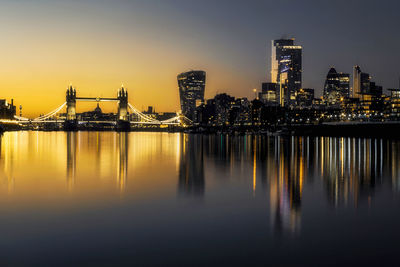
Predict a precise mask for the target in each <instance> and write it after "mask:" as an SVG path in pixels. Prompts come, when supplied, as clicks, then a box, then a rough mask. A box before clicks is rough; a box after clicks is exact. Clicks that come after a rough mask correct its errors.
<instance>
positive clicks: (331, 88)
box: [324, 68, 350, 105]
mask: <svg viewBox="0 0 400 267" xmlns="http://www.w3.org/2000/svg"><path fill="white" fill-rule="evenodd" d="M349 92H350V74H347V73H338V72H336V69H335V68H331V69H330V70H329V72H328V75H327V76H326V80H325V86H324V100H325V102H326V103H328V104H330V105H334V104H339V103H340V102H343V100H344V98H347V97H349Z"/></svg>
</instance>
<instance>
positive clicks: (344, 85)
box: [338, 72, 350, 98]
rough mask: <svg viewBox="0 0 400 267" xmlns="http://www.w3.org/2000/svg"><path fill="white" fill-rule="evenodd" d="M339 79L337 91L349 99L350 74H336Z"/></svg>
mask: <svg viewBox="0 0 400 267" xmlns="http://www.w3.org/2000/svg"><path fill="white" fill-rule="evenodd" d="M338 77H339V91H340V93H341V95H342V96H343V97H345V98H348V97H350V74H349V73H343V72H339V73H338Z"/></svg>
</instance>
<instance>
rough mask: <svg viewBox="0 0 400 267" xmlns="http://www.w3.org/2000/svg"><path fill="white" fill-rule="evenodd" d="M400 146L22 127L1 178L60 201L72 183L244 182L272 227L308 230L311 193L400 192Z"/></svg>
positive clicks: (337, 198) (9, 185)
mask: <svg viewBox="0 0 400 267" xmlns="http://www.w3.org/2000/svg"><path fill="white" fill-rule="evenodd" d="M399 147H400V143H399V141H397V140H386V139H365V138H328V137H319V138H318V137H317V138H311V137H266V136H236V137H232V136H227V135H210V136H206V135H186V134H164V133H109V132H108V133H99V132H91V133H87V132H68V133H62V132H59V133H43V132H42V133H40V132H39V133H38V132H14V133H6V134H5V135H4V136H2V137H1V142H0V150H1V153H0V176H1V178H0V179H1V181H0V182H1V190H6V191H7V192H11V191H12V192H14V193H16V194H17V195H18V193H19V194H20V195H23V196H24V198H25V199H24V200H25V201H29V200H32V199H33V198H34V197H35V196H36V195H35V194H37V195H38V196H40V195H41V194H42V195H43V193H44V194H47V195H49V194H54V198H55V199H57V198H58V197H60V195H61V194H62V193H63V192H64V191H63V190H65V189H67V190H65V192H76V191H77V192H79V193H81V194H82V195H83V196H85V197H86V196H88V195H90V194H92V193H93V192H95V193H99V195H100V196H101V197H100V196H99V195H96V196H93V198H96V199H101V198H103V197H104V194H105V193H108V194H114V195H115V194H117V195H119V194H121V193H124V194H126V195H140V194H143V195H146V197H156V196H160V195H163V194H164V195H176V194H177V195H178V196H181V197H183V198H185V197H201V198H205V196H206V194H207V192H208V191H210V192H213V191H215V190H217V188H226V189H227V190H228V189H229V190H230V189H231V188H232V187H234V186H237V187H238V188H240V190H241V192H242V191H244V192H246V194H248V196H249V198H258V197H261V198H264V199H265V205H266V208H267V213H268V215H269V220H270V224H271V226H272V229H273V232H275V233H285V232H299V231H300V230H301V218H302V206H303V205H304V203H303V202H304V200H303V197H304V195H305V194H306V195H307V194H309V196H310V197H311V198H312V199H318V201H326V200H327V203H329V205H331V206H332V207H334V208H340V207H353V208H357V207H358V206H359V205H360V204H361V203H366V204H367V205H371V203H372V202H373V201H374V197H375V194H376V191H377V189H378V188H382V187H383V186H387V187H388V188H391V189H392V190H393V191H396V192H397V191H400V171H399V166H398V162H399V160H400V153H399ZM58 177H66V181H65V180H62V179H65V178H62V179H58ZM133 177H135V180H133ZM176 185H178V186H176ZM206 185H207V186H206ZM313 187H315V188H320V189H321V190H319V191H318V190H317V191H315V192H320V193H321V195H316V193H315V192H314V191H313V190H312V188H313ZM32 188H35V190H32ZM307 189H308V190H307ZM218 190H219V189H218ZM321 196H322V198H321ZM1 197H2V196H0V198H1ZM221 197H222V196H221ZM308 205H314V204H308ZM303 208H304V207H303Z"/></svg>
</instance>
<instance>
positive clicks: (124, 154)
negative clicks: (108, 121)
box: [117, 132, 128, 192]
mask: <svg viewBox="0 0 400 267" xmlns="http://www.w3.org/2000/svg"><path fill="white" fill-rule="evenodd" d="M118 152H119V153H118V172H117V177H118V185H119V190H120V191H121V192H123V191H124V189H125V186H126V181H127V176H128V134H127V133H125V132H122V133H118Z"/></svg>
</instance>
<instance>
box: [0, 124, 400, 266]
mask: <svg viewBox="0 0 400 267" xmlns="http://www.w3.org/2000/svg"><path fill="white" fill-rule="evenodd" d="M399 149H400V142H399V141H393V140H381V139H357V138H307V137H289V138H281V137H261V136H242V137H228V136H221V135H210V136H202V135H186V134H179V133H178V134H167V133H114V132H100V133H98V132H76V133H64V132H7V133H5V134H4V135H3V136H2V137H1V156H0V265H1V266H4V265H10V266H18V265H20V266H24V265H36V266H60V265H65V266H78V265H79V266H80V265H88V266H116V265H125V266H134V265H136V266H154V265H158V266H165V265H173V266H193V265H196V266H233V265H236V266H254V265H256V266H264V265H274V266H277V265H329V264H332V265H335V264H348V265H360V264H364V265H368V264H370V265H395V263H396V262H397V260H398V258H399V256H398V255H399V253H400V245H399V244H400V243H399V240H400V166H399V159H400V150H399Z"/></svg>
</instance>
